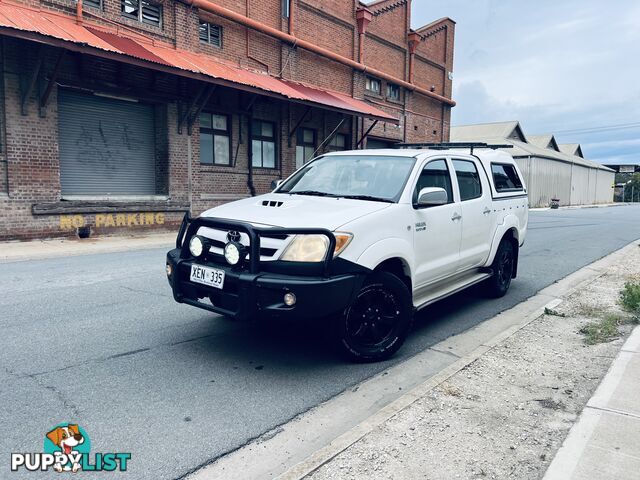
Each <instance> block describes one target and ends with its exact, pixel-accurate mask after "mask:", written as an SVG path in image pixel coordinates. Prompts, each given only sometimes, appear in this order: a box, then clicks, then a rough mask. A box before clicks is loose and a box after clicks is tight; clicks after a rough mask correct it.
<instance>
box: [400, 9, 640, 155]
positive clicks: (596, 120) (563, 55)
mask: <svg viewBox="0 0 640 480" xmlns="http://www.w3.org/2000/svg"><path fill="white" fill-rule="evenodd" d="M441 16H449V17H451V18H453V19H454V20H455V21H456V22H457V25H456V43H455V62H454V75H455V78H454V97H455V99H456V101H457V102H458V106H457V107H456V108H455V109H454V113H453V123H454V125H455V124H463V123H479V122H488V121H505V120H520V121H521V123H522V125H523V128H524V129H525V132H529V133H532V134H535V133H547V132H553V131H565V130H576V129H587V128H593V127H600V126H607V125H615V124H623V123H632V122H638V121H639V119H638V117H637V112H639V111H640V81H639V80H638V79H640V62H638V61H637V56H638V53H637V52H638V47H637V45H638V44H639V43H640V29H639V28H638V25H639V24H640V4H638V2H637V0H619V1H616V2H606V1H604V0H563V1H562V2H559V1H557V0H538V1H536V2H531V1H528V0H514V1H510V2H505V1H501V0H477V1H474V2H469V1H468V0H429V1H428V2H427V0H414V1H413V13H412V18H413V23H414V26H419V25H420V24H425V23H428V22H429V21H431V20H433V19H434V18H438V17H441ZM560 137H561V140H562V141H563V142H582V143H584V144H585V146H587V145H588V147H587V148H585V150H588V152H589V153H587V152H585V153H587V154H588V155H592V157H591V158H594V159H596V160H605V159H606V158H613V157H616V158H632V157H633V156H634V152H639V151H640V146H639V145H638V144H637V143H636V142H634V141H633V140H634V139H637V138H639V137H640V128H638V129H627V130H624V131H623V130H620V131H617V130H612V131H608V132H590V133H580V132H576V133H573V134H571V135H568V134H566V135H560ZM603 142H610V143H609V144H607V145H595V144H596V143H598V144H601V143H603ZM638 157H640V155H638Z"/></svg>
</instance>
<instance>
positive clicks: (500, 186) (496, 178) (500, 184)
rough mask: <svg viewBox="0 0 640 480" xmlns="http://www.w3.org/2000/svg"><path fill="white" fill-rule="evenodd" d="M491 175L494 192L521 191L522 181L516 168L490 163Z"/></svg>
mask: <svg viewBox="0 0 640 480" xmlns="http://www.w3.org/2000/svg"><path fill="white" fill-rule="evenodd" d="M491 173H492V174H493V184H494V185H495V187H496V192H517V191H521V190H522V181H521V180H520V177H519V176H518V172H517V171H516V167H514V166H513V165H508V164H503V163H492V164H491Z"/></svg>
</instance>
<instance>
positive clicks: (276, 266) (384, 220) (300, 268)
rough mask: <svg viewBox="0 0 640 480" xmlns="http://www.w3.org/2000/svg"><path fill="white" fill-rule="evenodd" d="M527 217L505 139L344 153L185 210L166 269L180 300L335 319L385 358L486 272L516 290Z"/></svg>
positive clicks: (343, 336)
mask: <svg viewBox="0 0 640 480" xmlns="http://www.w3.org/2000/svg"><path fill="white" fill-rule="evenodd" d="M479 150H480V151H479ZM527 221H528V201H527V192H526V188H525V185H524V182H523V180H522V175H521V173H520V171H519V169H518V166H517V165H516V163H515V162H514V161H513V159H512V158H511V156H510V155H508V154H507V153H504V152H502V151H494V150H490V149H476V150H475V153H474V150H470V149H469V148H453V149H431V148H429V149H422V148H416V149H408V148H406V149H393V150H358V151H348V152H336V153H330V154H327V155H323V156H321V157H318V158H316V159H314V160H312V161H311V162H309V163H307V164H306V165H304V166H302V167H301V168H300V169H299V170H297V171H296V172H295V173H294V174H293V175H291V176H290V177H289V178H288V179H286V180H285V181H284V182H282V183H280V184H279V185H278V186H277V188H275V190H274V191H273V192H272V193H269V194H266V195H261V196H257V197H252V198H247V199H243V200H239V201H236V202H231V203H227V204H225V205H222V206H218V207H215V208H212V209H210V210H207V211H206V212H204V213H203V214H202V215H201V216H200V217H198V218H193V219H192V218H191V217H189V215H185V219H184V221H183V223H182V226H181V228H180V232H179V235H178V239H177V242H176V248H175V249H174V250H171V251H170V252H169V253H168V254H167V264H166V267H167V275H168V280H169V283H170V285H171V288H172V290H173V296H174V298H175V300H176V301H178V302H181V303H186V304H189V305H193V306H197V307H200V308H204V309H206V310H209V311H213V312H217V313H219V314H222V315H226V316H229V317H234V318H239V319H248V318H252V317H257V316H265V315H267V316H279V317H292V318H294V319H296V320H298V319H299V320H300V321H302V320H303V319H310V318H311V319H320V320H322V321H330V322H331V324H332V328H333V332H334V333H333V336H334V338H335V340H336V345H337V346H338V347H339V349H340V350H341V351H342V352H343V353H344V354H346V355H347V356H348V357H350V358H351V359H353V360H356V361H377V360H382V359H385V358H388V357H390V356H391V355H393V354H394V353H395V352H396V351H397V350H398V348H400V346H401V345H402V343H403V342H404V341H405V339H406V337H407V335H408V333H409V331H410V328H411V324H412V319H413V316H414V313H415V311H416V310H419V309H421V308H423V307H425V306H427V305H429V304H431V303H433V302H435V301H437V300H439V299H442V298H444V297H446V296H449V295H452V294H454V293H456V292H459V291H461V290H463V289H464V288H467V287H469V286H471V285H475V284H478V283H480V282H482V283H484V286H485V288H486V291H487V292H488V293H489V295H491V296H493V297H500V296H503V295H505V294H506V293H507V290H508V289H509V286H510V284H511V279H512V278H515V277H516V273H517V270H518V251H519V248H520V246H522V244H523V242H524V239H525V234H526V231H527Z"/></svg>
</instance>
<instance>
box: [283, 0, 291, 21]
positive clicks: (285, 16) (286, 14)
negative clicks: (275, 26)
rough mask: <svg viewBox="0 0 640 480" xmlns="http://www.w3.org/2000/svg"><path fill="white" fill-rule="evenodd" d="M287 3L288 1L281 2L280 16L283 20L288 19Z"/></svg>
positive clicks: (289, 13)
mask: <svg viewBox="0 0 640 480" xmlns="http://www.w3.org/2000/svg"><path fill="white" fill-rule="evenodd" d="M289 1H290V0H282V16H283V18H289V15H291V12H289Z"/></svg>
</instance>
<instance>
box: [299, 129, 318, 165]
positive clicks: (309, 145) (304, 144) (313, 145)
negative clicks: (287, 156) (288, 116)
mask: <svg viewBox="0 0 640 480" xmlns="http://www.w3.org/2000/svg"><path fill="white" fill-rule="evenodd" d="M305 130H306V131H309V132H312V133H313V142H312V143H309V142H305V141H304V132H305ZM301 138H302V141H301V140H300V139H301ZM298 147H302V148H303V155H302V156H303V158H302V165H305V164H307V163H309V162H310V161H311V160H313V154H314V153H315V151H316V149H317V148H318V130H316V129H315V128H309V127H298V129H297V130H296V161H297V159H298ZM307 148H312V151H311V157H310V158H309V159H308V160H305V157H306V155H304V154H305V153H306V149H307Z"/></svg>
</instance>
